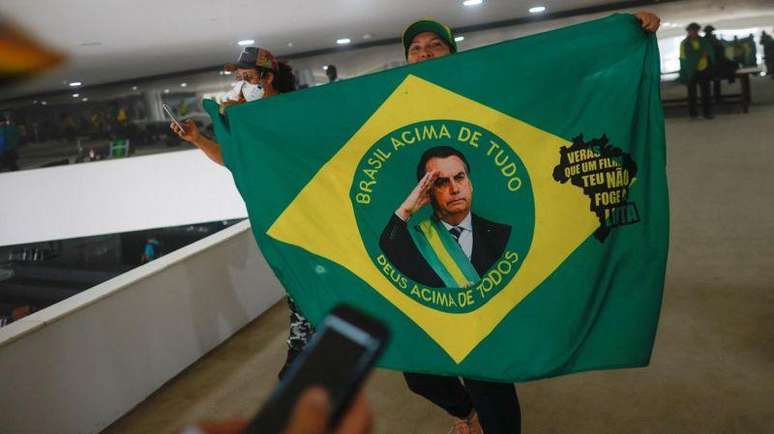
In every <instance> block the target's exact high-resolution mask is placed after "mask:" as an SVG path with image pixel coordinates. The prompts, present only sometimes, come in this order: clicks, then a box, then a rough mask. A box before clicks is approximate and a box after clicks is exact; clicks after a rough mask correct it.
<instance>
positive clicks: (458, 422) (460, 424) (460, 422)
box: [449, 418, 471, 434]
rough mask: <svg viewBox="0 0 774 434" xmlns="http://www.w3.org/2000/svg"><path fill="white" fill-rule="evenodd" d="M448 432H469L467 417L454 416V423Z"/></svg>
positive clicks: (464, 433)
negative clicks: (458, 417)
mask: <svg viewBox="0 0 774 434" xmlns="http://www.w3.org/2000/svg"><path fill="white" fill-rule="evenodd" d="M449 434H471V432H470V425H468V419H467V418H465V419H457V418H454V425H452V427H451V429H450V430H449Z"/></svg>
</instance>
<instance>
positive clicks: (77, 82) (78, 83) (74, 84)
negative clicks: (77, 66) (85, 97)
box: [70, 81, 83, 87]
mask: <svg viewBox="0 0 774 434" xmlns="http://www.w3.org/2000/svg"><path fill="white" fill-rule="evenodd" d="M82 84H83V83H81V82H80V81H71V82H70V87H78V86H80V85H82Z"/></svg>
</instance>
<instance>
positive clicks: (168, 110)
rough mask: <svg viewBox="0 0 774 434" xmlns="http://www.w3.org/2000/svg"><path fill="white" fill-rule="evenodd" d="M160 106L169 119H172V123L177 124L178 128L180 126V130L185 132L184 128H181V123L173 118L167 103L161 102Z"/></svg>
mask: <svg viewBox="0 0 774 434" xmlns="http://www.w3.org/2000/svg"><path fill="white" fill-rule="evenodd" d="M161 108H162V109H163V110H164V112H166V114H167V116H169V118H170V119H172V123H174V124H175V125H177V127H178V128H180V131H183V132H185V128H183V124H181V123H180V121H178V120H177V118H175V115H173V114H172V110H171V109H170V108H169V106H168V105H166V104H162V105H161Z"/></svg>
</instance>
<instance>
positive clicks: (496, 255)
mask: <svg viewBox="0 0 774 434" xmlns="http://www.w3.org/2000/svg"><path fill="white" fill-rule="evenodd" d="M659 80H660V74H659V54H658V47H657V44H656V39H655V36H654V35H653V34H646V33H645V32H644V31H643V30H642V29H640V26H639V24H638V22H637V21H636V19H635V18H633V17H632V16H630V15H613V16H611V17H608V18H605V19H601V20H597V21H593V22H589V23H585V24H580V25H576V26H572V27H567V28H563V29H560V30H555V31H551V32H547V33H541V34H537V35H534V36H529V37H525V38H520V39H516V40H512V41H508V42H503V43H499V44H494V45H490V46H487V47H483V48H479V49H475V50H470V51H466V52H464V53H460V54H453V55H450V56H446V57H443V58H440V59H435V60H431V61H427V62H423V63H420V64H416V65H410V66H406V67H401V68H396V69H392V70H389V71H384V72H380V73H376V74H370V75H367V76H364V77H359V78H355V79H351V80H345V81H341V82H336V83H333V84H329V85H325V86H320V87H315V88H310V89H304V90H299V91H296V92H292V93H289V94H284V95H280V96H277V97H273V98H270V99H267V100H261V101H256V102H252V103H246V104H241V105H237V106H232V107H229V108H228V109H227V110H226V113H225V116H223V115H221V114H219V112H218V106H217V104H216V103H215V102H213V101H205V103H204V105H205V108H206V109H207V111H208V112H209V113H210V115H211V117H212V119H213V122H214V126H215V132H216V135H217V140H218V142H219V143H220V144H221V146H222V150H223V156H224V159H225V162H226V165H227V167H228V168H229V169H230V170H231V172H232V174H233V177H234V181H235V183H236V186H237V188H238V189H239V192H240V193H241V195H242V197H243V198H244V200H245V202H246V204H247V208H248V211H249V216H250V222H251V224H252V229H253V233H254V235H255V239H256V240H257V242H258V245H259V246H260V249H261V251H262V252H263V254H264V256H265V258H266V260H267V261H268V263H269V264H270V266H271V267H272V269H273V270H274V272H275V273H276V275H277V277H278V278H279V280H280V281H281V282H282V284H283V285H284V287H285V288H286V289H287V291H288V293H289V294H290V295H291V296H292V297H293V298H294V299H295V300H296V302H297V304H298V305H299V307H300V309H301V311H302V312H303V313H304V315H305V316H307V317H308V318H309V319H310V320H311V321H312V323H317V322H319V321H320V320H321V318H322V317H323V316H324V315H325V313H326V312H328V311H329V310H330V309H331V308H332V307H333V306H335V305H337V304H339V303H348V304H351V305H354V306H356V307H358V308H360V309H362V310H364V311H367V312H368V313H370V314H372V315H374V316H376V317H378V318H381V319H382V320H384V321H385V322H386V323H387V324H388V326H389V327H390V328H391V330H392V336H393V338H392V341H391V343H390V345H389V347H388V348H387V351H386V353H385V355H384V357H383V358H382V360H381V362H380V364H381V366H383V367H387V368H392V369H398V370H402V371H411V372H425V373H435V374H444V375H459V376H465V377H470V378H479V379H488V380H503V381H524V380H529V379H535V378H542V377H550V376H556V375H561V374H566V373H571V372H578V371H585V370H591V369H610V368H623V367H636V366H644V365H647V364H648V361H649V359H650V354H651V350H652V346H653V340H654V337H655V333H656V325H657V322H658V316H659V310H660V305H661V295H662V290H663V284H664V271H665V263H666V257H667V243H668V217H669V215H668V198H667V185H666V174H665V143H664V120H663V113H662V109H661V101H660V96H659ZM428 155H430V156H431V158H430V159H429V160H428V161H434V163H433V164H446V163H449V164H452V165H453V164H456V165H457V166H454V167H457V169H454V170H456V171H454V172H448V171H447V172H444V173H443V176H441V175H438V178H437V179H434V180H432V181H429V182H430V183H431V185H430V186H429V187H428V188H429V189H428V190H426V191H427V196H425V197H426V199H427V200H426V202H427V203H426V204H424V206H422V207H421V208H420V209H419V211H418V212H416V213H415V214H413V215H411V217H410V218H409V219H408V220H407V221H404V220H403V219H402V218H400V217H398V216H397V215H396V210H397V209H398V208H399V207H400V206H401V204H402V203H403V202H404V200H406V198H407V197H408V196H409V194H410V193H411V192H412V190H413V189H414V188H415V187H416V186H417V185H418V182H420V179H422V177H423V175H424V174H425V172H426V170H425V169H426V168H427V167H430V166H428V165H427V164H429V163H427V162H426V164H425V165H422V164H420V163H421V160H422V159H423V156H428ZM432 155H436V156H435V157H432ZM444 155H445V156H444ZM463 160H464V163H461V162H462V161H463ZM460 164H462V166H460ZM434 167H435V166H434ZM450 167H451V166H450ZM460 167H463V168H462V169H460ZM433 170H434V169H433ZM444 170H446V169H444ZM449 170H452V169H449ZM439 173H440V172H439ZM452 190H455V191H456V190H460V191H463V193H464V194H465V195H466V197H465V198H464V199H450V200H448V201H447V200H446V199H444V197H446V196H443V194H449V192H452ZM463 193H460V192H459V191H457V192H453V193H452V194H463ZM450 207H452V208H454V207H456V208H454V209H452V208H450ZM450 209H451V211H449V210H450ZM455 210H456V211H455ZM452 211H453V212H452ZM462 212H466V213H467V214H465V218H464V220H463V221H462V222H451V221H449V216H450V215H457V216H460V215H463V214H461V213H462ZM454 213H457V214H454ZM458 226H461V227H458ZM455 228H456V229H455ZM452 229H454V230H452ZM460 232H462V234H460Z"/></svg>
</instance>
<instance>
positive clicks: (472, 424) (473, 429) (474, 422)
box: [467, 411, 484, 434]
mask: <svg viewBox="0 0 774 434" xmlns="http://www.w3.org/2000/svg"><path fill="white" fill-rule="evenodd" d="M467 422H468V429H469V430H470V434H484V429H483V428H481V423H480V422H479V421H478V413H476V412H475V411H473V412H472V413H470V416H468V417H467Z"/></svg>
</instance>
